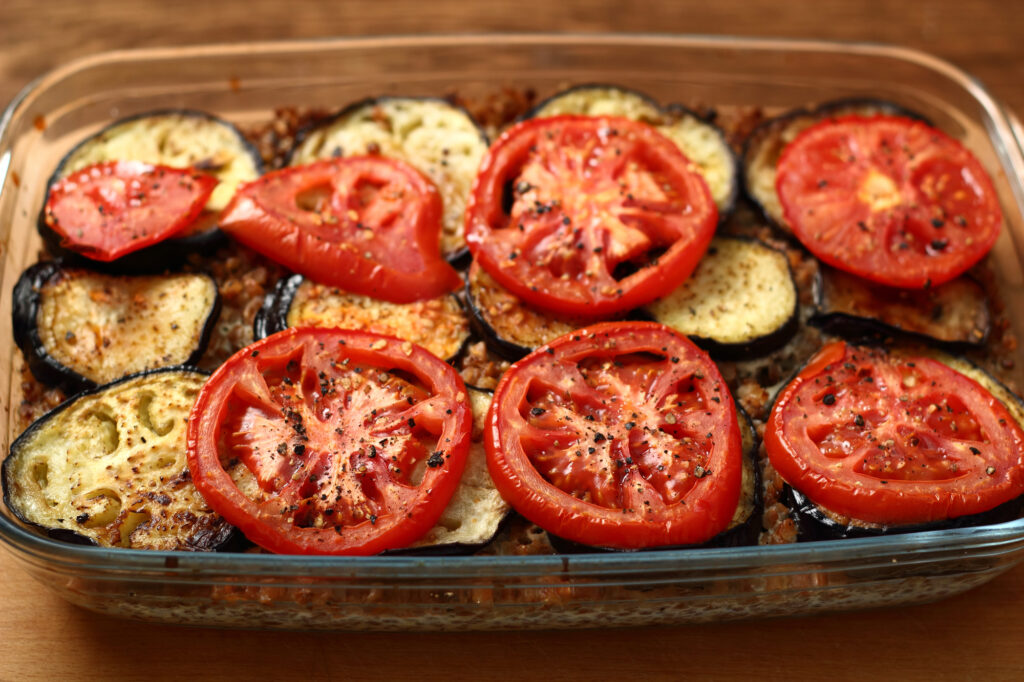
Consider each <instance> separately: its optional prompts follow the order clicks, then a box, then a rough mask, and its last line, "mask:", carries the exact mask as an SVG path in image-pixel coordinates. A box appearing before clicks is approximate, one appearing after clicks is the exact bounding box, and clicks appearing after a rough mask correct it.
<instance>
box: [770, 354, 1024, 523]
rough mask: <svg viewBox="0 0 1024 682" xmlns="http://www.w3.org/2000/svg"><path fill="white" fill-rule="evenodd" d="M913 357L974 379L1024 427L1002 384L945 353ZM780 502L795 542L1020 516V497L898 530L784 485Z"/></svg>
mask: <svg viewBox="0 0 1024 682" xmlns="http://www.w3.org/2000/svg"><path fill="white" fill-rule="evenodd" d="M913 350H915V351H917V354H919V355H920V354H925V355H927V356H929V357H931V358H933V359H934V360H938V361H939V362H942V363H943V364H945V365H946V366H948V367H951V368H952V369H954V370H956V371H957V372H960V373H961V374H964V375H966V376H967V377H969V378H971V379H974V380H975V381H976V382H978V383H979V384H981V386H982V387H983V388H985V389H986V390H987V391H988V392H989V393H991V394H992V395H993V396H995V398H996V399H997V400H999V402H1001V403H1002V404H1003V405H1005V406H1006V409H1007V411H1008V412H1009V413H1010V415H1011V416H1012V417H1013V418H1014V419H1016V420H1017V423H1018V424H1020V425H1021V426H1022V427H1024V400H1022V399H1021V398H1020V397H1019V396H1017V395H1016V394H1015V393H1014V392H1013V391H1011V390H1010V389H1009V388H1007V387H1006V386H1005V385H1004V384H1002V383H1001V382H1000V381H999V380H998V379H996V378H995V377H993V376H992V375H991V374H989V373H988V372H986V371H985V370H983V369H981V368H980V367H978V366H977V365H975V364H974V363H972V362H970V361H969V360H966V359H965V358H962V357H959V356H954V355H949V354H947V353H944V352H941V351H937V350H930V349H923V348H914V349H913ZM890 352H891V353H894V354H900V353H903V352H905V351H903V350H901V349H892V350H890ZM781 500H782V501H783V502H784V503H785V504H786V505H787V506H789V507H790V509H791V510H792V512H793V518H794V519H795V521H796V524H797V540H798V541H800V542H803V541H813V540H839V539H843V538H859V537H876V536H879V535H897V534H902V533H916V532H920V531H928V530H944V529H948V528H967V527H970V526H983V525H988V524H992V523H1003V522H1004V521H1012V520H1013V519H1017V518H1020V517H1021V516H1024V495H1020V496H1018V497H1016V498H1014V499H1012V500H1009V501H1007V502H1004V503H1002V504H1000V505H999V506H997V507H994V508H993V509H989V510H988V511H984V512H980V513H978V514H969V515H967V516H960V517H956V518H952V519H944V520H940V521H932V522H928V523H915V524H907V525H900V526H887V525H881V524H876V523H868V522H866V521H862V520H859V519H854V518H850V517H848V516H843V515H841V514H837V513H835V512H832V511H830V510H828V509H826V508H824V507H822V506H820V505H817V504H815V503H814V502H812V501H811V500H809V499H808V498H807V497H806V496H805V495H804V494H802V493H801V492H800V491H798V490H796V489H794V488H793V487H791V486H790V485H789V484H788V483H787V484H786V485H785V486H784V487H783V491H782V495H781Z"/></svg>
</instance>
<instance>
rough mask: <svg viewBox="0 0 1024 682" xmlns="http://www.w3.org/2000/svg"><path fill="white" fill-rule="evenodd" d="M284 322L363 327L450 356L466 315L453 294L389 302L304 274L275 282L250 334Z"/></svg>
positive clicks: (260, 334)
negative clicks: (411, 300) (325, 283)
mask: <svg viewBox="0 0 1024 682" xmlns="http://www.w3.org/2000/svg"><path fill="white" fill-rule="evenodd" d="M288 327H326V328H331V327H337V328H341V329H362V330H364V331H370V332H374V333H376V334H387V335H389V336H397V337H398V338H400V339H405V340H406V341H411V342H412V343H415V344H417V345H420V346H423V347H424V348H426V349H427V350H429V351H430V352H431V353H433V354H434V355H436V356H437V357H439V358H442V359H445V360H452V359H454V358H455V357H456V356H458V354H459V353H460V352H461V351H462V349H463V347H464V346H465V345H466V342H467V341H468V340H469V319H468V318H467V316H466V312H465V310H463V308H462V305H461V304H460V303H459V300H458V299H457V298H456V297H455V296H454V295H445V296H439V297H437V298H432V299H428V300H425V301H415V302H413V303H389V302H388V301H381V300H378V299H375V298H371V297H369V296H362V295H359V294H352V293H349V292H346V291H342V290H341V289H337V288H335V287H329V286H326V285H323V284H318V283H317V282H314V281H312V280H309V279H306V278H305V277H303V276H302V275H292V276H290V277H285V278H284V279H281V280H279V281H278V283H277V285H276V286H275V287H274V290H273V291H272V292H271V293H269V294H267V296H266V297H265V298H264V301H263V307H261V308H260V310H259V312H258V313H257V314H256V319H255V321H254V323H253V338H254V339H262V338H264V337H266V336H269V335H271V334H274V333H276V332H279V331H282V330H284V329H287V328H288Z"/></svg>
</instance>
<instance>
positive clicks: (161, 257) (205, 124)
mask: <svg viewBox="0 0 1024 682" xmlns="http://www.w3.org/2000/svg"><path fill="white" fill-rule="evenodd" d="M105 161H142V162H145V163H151V164H159V165H164V166H171V167H174V168H193V169H195V170H199V171H202V172H204V173H208V174H210V175H213V176H214V177H216V178H217V180H219V181H220V183H219V184H218V185H217V187H216V188H215V189H214V191H213V194H212V195H211V196H210V199H209V200H208V201H207V204H206V208H205V210H204V211H203V213H202V214H200V216H199V218H198V220H196V222H195V223H194V224H193V225H192V226H190V227H187V228H185V231H184V232H182V233H180V234H178V235H176V236H174V237H171V238H169V239H166V240H164V241H163V242H160V243H158V244H154V245H152V246H149V247H146V248H144V249H141V250H139V251H136V252H134V253H131V254H128V255H126V256H123V257H121V258H118V259H117V260H115V261H112V262H109V263H96V262H94V261H92V260H89V259H86V258H84V257H82V256H81V255H79V254H78V253H76V252H74V251H71V250H70V249H66V248H64V247H63V246H62V245H61V242H62V238H61V236H60V235H59V234H57V233H56V232H55V231H54V230H53V229H51V228H50V227H49V226H48V225H47V224H46V222H45V220H44V217H43V215H42V213H41V214H40V218H39V221H38V229H39V233H40V235H41V236H42V238H43V241H44V243H46V246H47V248H48V249H49V250H50V252H51V253H53V254H55V255H59V256H61V257H62V258H64V259H65V260H67V261H69V262H82V261H85V262H88V263H89V264H90V265H91V266H93V267H98V268H102V269H104V270H108V271H111V272H125V273H127V272H136V273H137V272H154V271H162V270H164V269H165V268H173V267H175V266H176V265H177V264H178V263H180V262H181V261H182V260H183V259H184V258H185V256H187V255H188V254H189V253H193V252H197V251H201V252H207V251H210V250H212V249H214V248H216V247H217V246H218V245H220V244H221V243H223V242H224V241H225V237H224V235H223V234H222V233H221V231H220V230H219V229H217V224H216V223H217V215H218V214H219V212H220V211H221V209H223V208H224V207H225V206H226V205H227V203H228V201H229V200H230V199H231V197H232V196H233V195H234V193H235V189H236V188H237V187H238V186H239V185H240V184H241V183H243V182H248V181H251V180H255V179H256V178H257V177H259V176H260V175H261V174H262V173H263V161H262V159H261V157H260V154H259V151H258V150H257V149H256V148H255V147H254V146H253V145H252V144H250V143H249V142H248V141H247V140H246V139H245V137H244V136H243V135H242V133H241V132H240V131H239V130H238V129H237V128H235V127H234V126H233V125H231V124H230V123H228V122H227V121H225V120H223V119H220V118H217V117H216V116H213V115H211V114H207V113H205V112H201V111H192V110H188V109H177V110H167V111H155V112H148V113H143V114H139V115H137V116H132V117H129V118H125V119H121V120H119V121H117V122H115V123H113V124H111V125H109V126H107V127H106V128H104V129H103V130H101V131H99V132H98V133H96V134H95V135H92V136H91V137H89V138H86V139H85V140H83V141H82V142H80V143H79V144H78V145H77V146H75V148H74V149H72V150H71V151H70V152H69V153H68V154H67V156H65V157H64V159H63V160H61V162H60V164H59V165H58V166H57V169H56V170H55V171H54V173H53V175H52V176H51V177H50V179H49V181H48V182H47V187H48V188H49V187H51V186H52V185H53V184H54V183H56V182H57V181H58V180H60V179H62V178H64V177H66V176H68V175H70V174H71V173H74V172H76V171H79V170H81V169H83V168H85V167H86V166H90V165H93V164H96V163H101V162H105ZM44 203H45V202H44Z"/></svg>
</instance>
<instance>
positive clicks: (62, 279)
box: [12, 261, 220, 393]
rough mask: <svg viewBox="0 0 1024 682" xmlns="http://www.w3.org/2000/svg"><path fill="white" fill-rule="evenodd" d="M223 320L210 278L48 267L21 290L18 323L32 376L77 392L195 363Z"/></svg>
mask: <svg viewBox="0 0 1024 682" xmlns="http://www.w3.org/2000/svg"><path fill="white" fill-rule="evenodd" d="M219 314H220V295H219V292H218V290H217V285H216V283H215V282H214V280H213V278H212V277H210V276H209V275H205V274H198V273H197V274H188V273H180V274H168V275H144V276H126V275H109V274H104V273H99V272H94V271H91V270H86V269H82V268H74V267H67V266H65V265H64V264H63V263H61V262H58V261H45V262H41V263H37V264H35V265H33V266H32V267H30V268H28V269H27V270H26V271H25V272H24V273H22V275H21V277H20V278H19V279H18V282H17V284H15V286H14V293H13V307H12V324H13V329H14V340H15V343H17V345H18V347H19V348H20V349H21V351H22V353H23V354H24V356H25V360H26V362H27V363H28V366H29V369H30V370H31V371H32V374H33V375H34V376H35V377H36V378H37V379H38V380H39V381H42V382H43V383H45V384H48V385H53V386H58V387H60V388H62V389H63V390H64V391H65V392H67V393H74V392H76V391H80V390H83V389H88V388H93V387H95V386H97V385H100V384H106V383H108V382H111V381H114V380H115V379H118V378H120V377H122V376H125V375H129V374H135V373H138V372H141V371H145V370H150V369H156V368H158V367H166V366H177V365H190V364H194V363H196V362H197V361H198V360H199V358H200V357H201V356H202V354H203V352H204V351H205V349H206V346H207V344H208V342H209V339H210V335H211V333H212V332H213V327H214V325H215V323H216V321H217V317H218V315H219Z"/></svg>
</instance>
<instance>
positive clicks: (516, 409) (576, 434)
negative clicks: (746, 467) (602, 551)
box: [485, 322, 742, 549]
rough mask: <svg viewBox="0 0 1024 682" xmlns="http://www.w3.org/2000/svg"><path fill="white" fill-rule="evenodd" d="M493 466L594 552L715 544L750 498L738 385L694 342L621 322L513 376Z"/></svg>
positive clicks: (524, 364)
mask: <svg viewBox="0 0 1024 682" xmlns="http://www.w3.org/2000/svg"><path fill="white" fill-rule="evenodd" d="M487 425H488V426H487V428H488V431H487V434H486V438H485V446H486V449H487V464H488V469H489V470H490V472H491V477H492V478H493V479H494V483H495V485H496V486H497V488H498V491H499V492H500V493H501V495H502V497H504V498H505V499H506V500H507V501H508V502H509V503H510V504H511V505H512V506H513V507H514V508H515V509H516V511H518V512H519V513H520V514H522V515H523V516H525V517H526V518H528V519H529V520H531V521H533V522H534V523H536V524H538V525H539V526H541V527H542V528H544V529H546V530H548V531H551V532H552V533H554V534H556V535H558V536H561V537H563V538H566V539H568V540H572V541H575V542H580V543H583V544H587V545H592V546H598V547H612V548H620V549H636V548H642V547H654V546H664V545H683V544H696V543H702V542H705V541H706V540H709V539H711V538H712V537H714V536H715V535H717V534H718V533H720V532H721V531H723V530H724V529H725V528H726V527H727V526H728V524H729V521H730V519H731V518H732V516H733V514H734V512H735V511H736V505H737V503H738V501H739V494H740V481H741V465H742V463H741V458H742V444H741V441H740V432H739V426H738V423H737V421H736V408H735V407H734V405H733V401H732V398H731V397H730V395H729V389H728V388H727V387H726V385H725V382H724V381H723V380H722V377H721V375H720V374H719V372H718V369H717V368H716V367H715V365H714V363H713V362H711V360H710V359H708V356H707V355H706V354H705V353H704V352H703V351H701V350H700V349H698V348H697V347H696V346H694V345H693V344H692V343H691V342H690V341H689V340H688V339H687V338H686V337H684V336H682V335H680V334H677V333H675V332H674V331H672V330H670V329H669V328H668V327H665V326H664V325H660V324H655V323H650V322H622V323H617V322H608V323H602V324H596V325H593V326H591V327H586V328H584V329H581V330H579V331H576V332H572V333H571V334H567V335H565V336H562V337H559V338H558V339H556V340H555V341H553V342H551V344H549V345H547V346H545V347H542V348H540V349H538V350H536V351H534V352H533V353H531V354H530V355H528V356H526V357H525V358H523V359H522V360H520V361H519V362H517V363H516V364H514V365H513V366H512V367H511V368H510V369H509V371H508V372H507V373H506V374H505V375H504V376H503V377H502V379H501V382H500V383H499V384H498V388H497V389H496V391H495V393H494V399H493V401H492V402H491V409H490V412H489V413H488V415H487Z"/></svg>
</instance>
